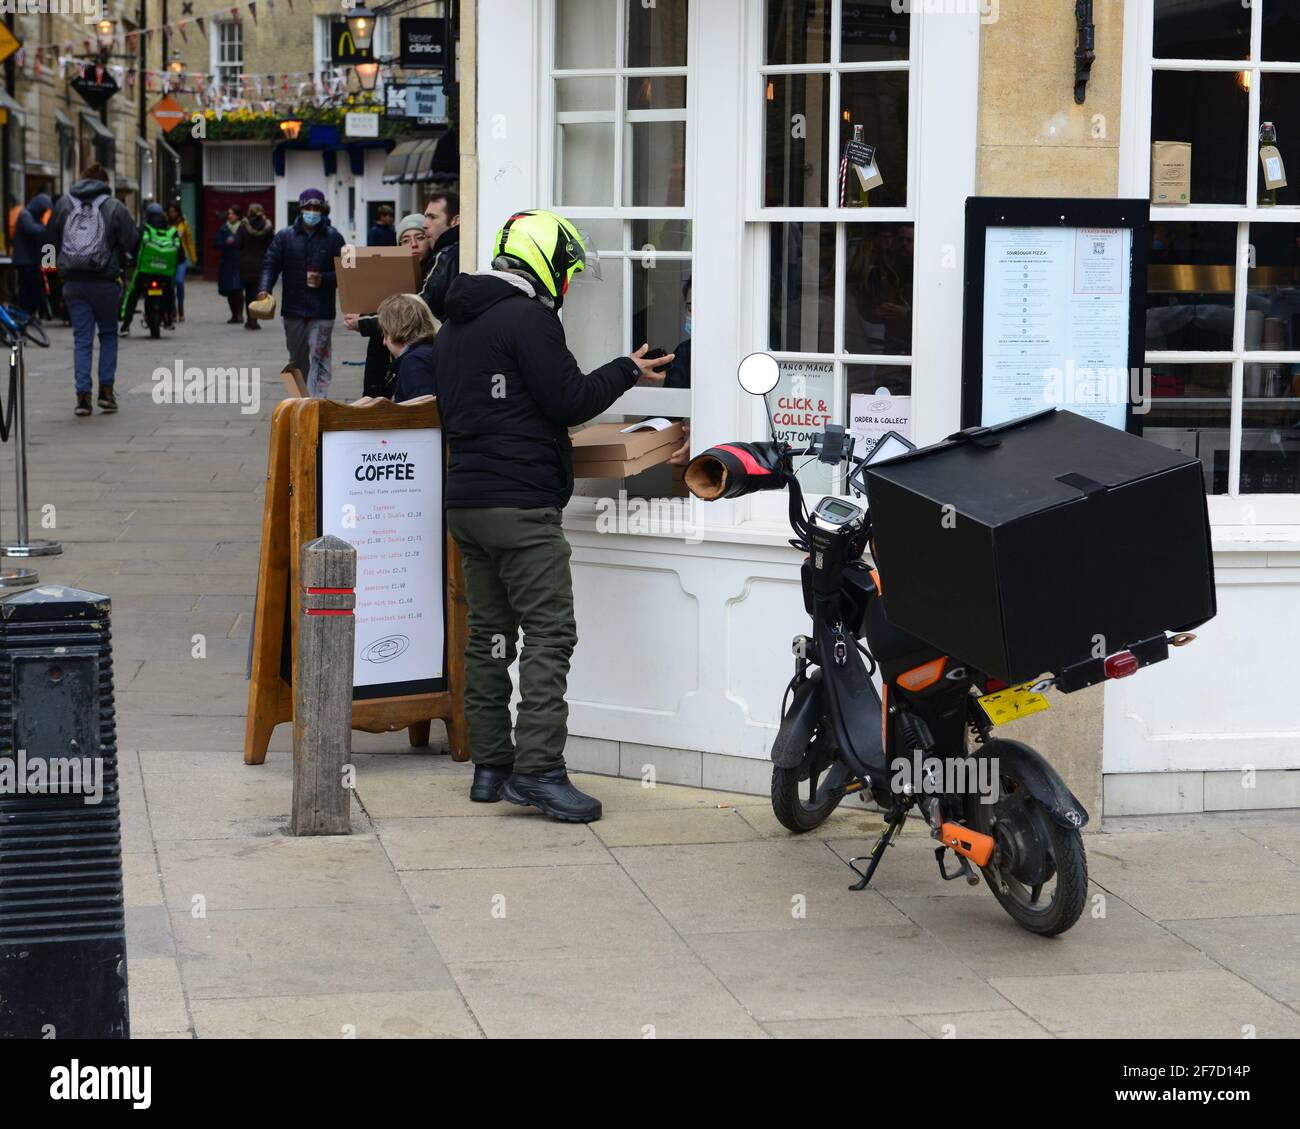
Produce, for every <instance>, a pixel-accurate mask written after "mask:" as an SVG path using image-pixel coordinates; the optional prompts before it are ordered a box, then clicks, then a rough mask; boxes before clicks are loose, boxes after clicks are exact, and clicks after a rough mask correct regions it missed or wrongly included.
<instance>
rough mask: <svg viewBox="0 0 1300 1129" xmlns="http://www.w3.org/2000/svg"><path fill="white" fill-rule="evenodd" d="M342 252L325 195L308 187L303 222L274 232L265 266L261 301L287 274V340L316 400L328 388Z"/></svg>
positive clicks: (283, 309) (302, 200) (283, 299)
mask: <svg viewBox="0 0 1300 1129" xmlns="http://www.w3.org/2000/svg"><path fill="white" fill-rule="evenodd" d="M342 251H343V236H342V235H340V234H339V232H338V231H337V230H335V228H334V227H333V225H331V224H330V222H329V220H327V219H326V218H325V194H324V193H323V192H322V191H321V190H320V189H319V188H306V189H304V190H303V191H302V193H301V194H300V195H299V197H298V218H297V219H296V220H294V222H293V223H292V224H290V225H289V226H288V227H284V228H281V229H280V230H279V231H277V232H276V233H275V238H274V239H272V240H271V246H270V247H269V248H268V249H267V252H266V260H265V262H263V264H262V278H261V282H260V283H259V288H258V294H257V297H258V298H259V299H261V298H266V297H269V296H270V293H271V290H272V288H273V287H274V286H275V284H276V282H277V281H279V280H280V278H281V277H282V276H283V279H284V285H283V287H282V289H281V293H280V314H281V316H282V317H283V318H284V339H285V343H286V344H287V345H288V346H289V359H290V361H291V362H292V364H293V365H294V367H295V368H297V369H298V371H299V372H302V373H305V374H306V376H307V391H308V394H309V395H311V396H324V395H325V394H326V392H327V391H328V390H329V385H330V376H331V371H330V356H331V345H332V337H333V333H334V313H335V303H334V292H335V290H336V289H337V287H338V279H337V277H336V276H335V273H334V258H335V256H337V255H339V254H341V253H342Z"/></svg>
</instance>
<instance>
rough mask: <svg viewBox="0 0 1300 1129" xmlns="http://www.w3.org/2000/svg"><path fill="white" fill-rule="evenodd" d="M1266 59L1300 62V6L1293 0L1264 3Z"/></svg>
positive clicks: (1264, 47) (1264, 49)
mask: <svg viewBox="0 0 1300 1129" xmlns="http://www.w3.org/2000/svg"><path fill="white" fill-rule="evenodd" d="M1263 55H1264V58H1266V59H1275V60H1281V61H1283V62H1288V63H1295V62H1300V8H1297V7H1296V6H1295V4H1294V3H1293V2H1292V0H1268V2H1267V3H1266V4H1265V5H1264V45H1263Z"/></svg>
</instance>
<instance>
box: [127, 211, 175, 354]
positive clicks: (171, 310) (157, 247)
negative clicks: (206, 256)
mask: <svg viewBox="0 0 1300 1129" xmlns="http://www.w3.org/2000/svg"><path fill="white" fill-rule="evenodd" d="M183 255H184V251H182V250H181V237H180V233H179V232H178V231H177V230H176V229H175V228H174V227H172V226H171V225H169V224H168V222H167V214H166V212H164V211H163V209H162V205H161V204H150V205H149V206H148V207H147V208H145V210H144V225H143V226H142V227H141V228H140V245H139V247H137V248H136V254H135V270H134V271H133V272H132V274H131V284H130V286H128V287H127V289H126V296H125V297H124V298H123V299H122V314H121V317H122V336H123V337H125V336H126V335H127V334H128V333H130V332H131V320H132V319H133V318H134V317H135V307H136V303H137V302H138V301H139V300H140V294H141V292H142V290H143V289H144V280H145V279H147V278H148V277H150V276H151V275H156V276H158V277H160V278H162V279H163V288H164V291H165V292H166V309H165V314H166V316H165V320H164V323H163V324H164V325H166V326H167V328H168V329H173V328H175V322H174V318H175V306H174V303H175V290H174V288H173V286H172V277H173V276H174V275H175V274H176V267H177V264H178V263H179V262H180V260H181V257H182V256H183Z"/></svg>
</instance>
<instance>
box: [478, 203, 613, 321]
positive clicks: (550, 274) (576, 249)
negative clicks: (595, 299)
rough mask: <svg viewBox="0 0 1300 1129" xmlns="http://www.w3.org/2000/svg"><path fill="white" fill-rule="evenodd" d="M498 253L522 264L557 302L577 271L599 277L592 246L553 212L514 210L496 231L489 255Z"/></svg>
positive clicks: (495, 255) (575, 229) (494, 255)
mask: <svg viewBox="0 0 1300 1129" xmlns="http://www.w3.org/2000/svg"><path fill="white" fill-rule="evenodd" d="M498 255H505V256H507V257H508V258H511V259H514V260H515V261H516V262H518V263H519V264H520V265H522V266H523V267H525V268H526V269H527V270H528V273H529V274H531V275H533V276H534V277H535V278H536V279H537V281H538V282H539V283H541V285H542V287H543V288H544V289H545V290H546V292H547V293H548V294H549V295H550V296H551V297H552V298H554V299H555V300H556V301H557V303H558V302H559V301H561V300H562V299H563V297H564V294H565V292H566V291H567V290H568V289H569V283H570V282H572V281H573V279H574V278H575V277H576V276H577V275H578V274H580V273H582V272H583V271H588V270H590V271H592V274H593V275H594V277H597V278H599V277H600V275H599V267H598V265H597V262H596V254H595V250H594V248H589V247H588V246H587V241H586V240H585V239H584V238H583V235H582V233H581V232H580V231H579V230H578V229H577V228H576V227H575V226H574V225H573V224H572V223H570V222H569V221H568V220H566V219H565V218H564V217H563V216H557V215H556V214H555V213H554V212H546V211H541V210H534V211H528V212H516V213H515V214H514V215H513V216H511V217H510V218H509V219H508V220H506V222H505V224H504V225H503V226H502V228H501V230H500V231H498V232H497V237H496V240H495V241H494V242H493V244H492V257H493V258H494V259H495V258H496V257H497V256H498Z"/></svg>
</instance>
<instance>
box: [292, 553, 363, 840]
mask: <svg viewBox="0 0 1300 1129" xmlns="http://www.w3.org/2000/svg"><path fill="white" fill-rule="evenodd" d="M299 576H300V577H301V579H302V592H301V593H300V602H299V607H300V608H301V614H302V618H301V621H300V622H299V624H298V663H297V667H298V669H297V676H296V678H295V680H294V686H293V818H292V822H291V825H290V826H291V830H292V832H293V834H294V835H346V834H348V833H349V831H350V830H351V808H352V790H351V788H349V787H346V786H345V782H344V780H343V770H344V766H345V765H347V763H348V761H349V759H350V758H351V756H352V652H353V640H354V638H355V636H356V620H355V619H354V618H353V615H352V610H353V608H355V607H356V602H357V598H356V592H355V588H356V583H357V551H356V550H355V549H354V548H353V547H352V546H351V545H349V544H348V543H347V542H346V541H343V540H340V539H339V538H338V537H333V536H328V535H327V536H325V537H318V538H316V540H315V541H309V542H308V543H307V544H306V545H304V546H303V547H302V561H301V567H300V569H299Z"/></svg>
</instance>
